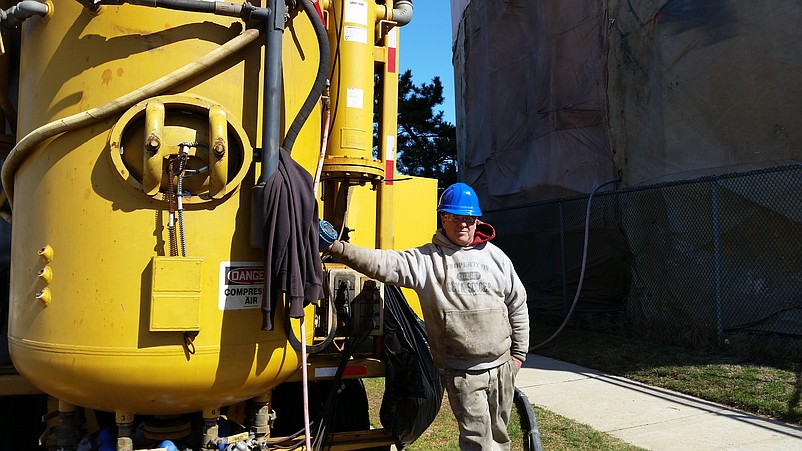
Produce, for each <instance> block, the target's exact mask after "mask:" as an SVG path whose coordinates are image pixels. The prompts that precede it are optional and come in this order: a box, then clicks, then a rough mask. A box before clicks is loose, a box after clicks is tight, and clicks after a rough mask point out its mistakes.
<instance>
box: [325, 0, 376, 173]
mask: <svg viewBox="0 0 802 451" xmlns="http://www.w3.org/2000/svg"><path fill="white" fill-rule="evenodd" d="M330 7H331V9H330V11H331V15H333V16H336V19H335V20H330V23H329V28H328V33H329V41H330V42H332V43H333V44H332V47H331V51H332V65H333V70H332V71H331V73H332V75H331V99H332V100H331V103H332V108H333V109H334V114H333V115H332V117H333V121H332V125H331V127H332V133H331V136H330V138H329V143H328V149H327V152H326V156H327V158H326V160H325V163H324V168H323V171H324V173H328V176H336V175H339V174H348V175H349V176H353V177H355V178H376V177H379V176H381V175H383V173H384V170H383V169H384V168H383V167H382V165H381V162H378V161H375V160H374V159H373V94H374V88H373V84H374V79H373V77H374V69H373V68H374V48H375V41H376V4H375V2H373V1H368V0H333V1H332V2H331V5H330Z"/></svg>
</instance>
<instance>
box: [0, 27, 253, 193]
mask: <svg viewBox="0 0 802 451" xmlns="http://www.w3.org/2000/svg"><path fill="white" fill-rule="evenodd" d="M258 37H259V30H258V29H247V30H245V31H243V32H242V33H241V34H239V35H238V36H237V37H235V38H234V39H232V40H230V41H228V42H226V43H225V44H223V45H221V46H220V47H218V48H216V49H215V50H213V51H211V52H209V53H208V54H206V55H204V56H203V57H201V58H199V59H198V60H196V61H194V62H192V63H189V64H187V65H186V66H184V67H182V68H180V69H177V70H176V71H175V72H173V73H171V74H168V75H165V76H164V77H162V78H160V79H158V80H156V81H154V82H151V83H149V84H147V85H145V86H143V87H141V88H139V89H137V90H135V91H131V92H130V93H128V94H125V95H124V96H122V97H118V98H117V99H114V100H112V101H110V102H108V103H106V104H104V105H101V106H99V107H96V108H92V109H91V110H87V111H82V112H80V113H77V114H73V115H72V116H67V117H65V118H62V119H58V120H55V121H53V122H50V123H49V124H45V125H43V126H41V127H39V128H37V129H36V130H34V131H32V132H30V133H28V135H26V136H25V137H24V138H22V139H21V140H20V142H19V143H17V145H16V146H14V148H13V149H12V150H11V153H9V154H8V158H6V161H5V163H4V164H3V170H2V172H0V179H1V180H2V183H3V192H2V193H0V206H2V205H3V204H4V203H5V202H8V204H9V206H13V205H12V200H13V199H14V174H15V173H16V171H17V169H18V168H19V166H20V165H21V164H22V162H23V161H25V158H27V157H28V154H29V153H30V152H31V151H32V150H33V149H34V148H36V146H37V145H39V144H40V143H42V142H43V141H44V140H46V139H48V138H52V137H53V136H56V135H59V134H62V133H64V132H67V131H69V130H73V129H76V128H80V127H84V126H86V125H88V124H91V123H93V122H96V121H100V120H103V119H106V118H108V117H110V116H112V115H114V114H117V113H119V112H121V111H123V110H125V109H128V108H130V107H131V106H133V105H135V104H136V103H137V102H141V101H142V100H145V99H147V98H149V97H152V96H154V95H157V94H159V93H161V92H163V91H165V90H166V89H169V88H171V87H173V86H175V85H177V84H179V83H182V82H184V81H186V80H188V79H190V78H192V77H194V76H196V75H198V74H200V73H202V72H203V71H205V70H207V69H209V68H210V67H212V66H214V65H215V64H217V63H219V62H220V61H222V60H223V59H225V58H226V57H228V56H230V55H232V54H234V53H236V52H238V51H239V50H241V49H243V48H244V47H245V46H247V45H248V44H250V43H251V42H253V41H255V40H256V38H258Z"/></svg>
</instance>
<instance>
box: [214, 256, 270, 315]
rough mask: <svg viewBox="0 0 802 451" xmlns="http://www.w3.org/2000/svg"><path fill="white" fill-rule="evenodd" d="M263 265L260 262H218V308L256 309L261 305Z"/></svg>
mask: <svg viewBox="0 0 802 451" xmlns="http://www.w3.org/2000/svg"><path fill="white" fill-rule="evenodd" d="M264 283H265V267H264V264H263V263H261V262H220V294H219V296H218V300H217V308H219V309H220V310H247V309H256V308H259V307H260V306H261V305H262V291H264Z"/></svg>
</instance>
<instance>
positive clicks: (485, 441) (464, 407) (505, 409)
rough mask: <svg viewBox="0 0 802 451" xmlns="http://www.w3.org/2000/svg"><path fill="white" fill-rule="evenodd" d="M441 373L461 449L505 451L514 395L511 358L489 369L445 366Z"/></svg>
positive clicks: (466, 450) (508, 445)
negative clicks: (460, 368)
mask: <svg viewBox="0 0 802 451" xmlns="http://www.w3.org/2000/svg"><path fill="white" fill-rule="evenodd" d="M442 374H443V385H444V386H445V387H446V391H447V393H448V401H449V403H450V404H451V411H452V412H454V416H455V417H456V419H457V423H458V424H459V447H460V450H462V451H494V450H504V451H508V450H509V449H510V437H509V435H508V434H507V423H509V421H510V409H511V408H512V399H513V397H514V396H515V365H514V364H513V363H512V360H509V361H508V362H507V363H504V364H502V365H500V366H497V367H495V368H491V369H489V370H478V371H472V370H453V369H445V370H444V371H443V373H442Z"/></svg>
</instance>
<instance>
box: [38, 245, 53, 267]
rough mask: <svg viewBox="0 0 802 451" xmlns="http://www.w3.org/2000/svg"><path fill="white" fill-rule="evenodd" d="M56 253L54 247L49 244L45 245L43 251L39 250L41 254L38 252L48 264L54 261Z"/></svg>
mask: <svg viewBox="0 0 802 451" xmlns="http://www.w3.org/2000/svg"><path fill="white" fill-rule="evenodd" d="M54 253H55V251H53V247H52V246H51V245H49V244H45V245H44V246H43V247H42V248H41V249H39V252H37V254H39V256H40V257H42V259H43V260H44V261H46V262H47V263H50V262H51V261H53V255H54Z"/></svg>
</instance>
